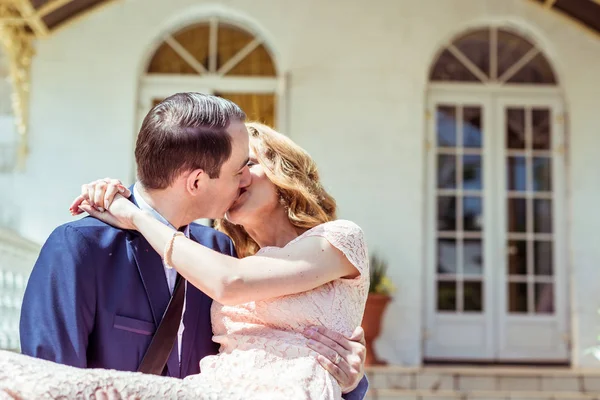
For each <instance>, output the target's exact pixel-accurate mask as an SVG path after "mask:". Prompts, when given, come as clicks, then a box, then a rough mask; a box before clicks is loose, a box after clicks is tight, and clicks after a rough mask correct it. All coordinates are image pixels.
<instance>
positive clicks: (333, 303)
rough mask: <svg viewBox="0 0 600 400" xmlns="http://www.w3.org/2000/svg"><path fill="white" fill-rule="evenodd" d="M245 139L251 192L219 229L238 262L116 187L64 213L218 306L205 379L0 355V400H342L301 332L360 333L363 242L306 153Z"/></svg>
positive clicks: (262, 131) (274, 136) (256, 127)
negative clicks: (99, 227)
mask: <svg viewBox="0 0 600 400" xmlns="http://www.w3.org/2000/svg"><path fill="white" fill-rule="evenodd" d="M248 131H249V132H250V147H251V151H250V161H249V168H250V172H251V174H252V183H251V184H250V185H249V186H248V187H246V188H245V190H243V193H241V195H240V196H239V198H238V199H237V201H236V202H235V203H234V204H233V205H232V207H231V208H230V210H229V211H228V213H227V216H226V219H224V220H221V221H218V223H217V227H218V228H219V229H220V230H222V231H223V232H225V233H227V234H228V235H229V236H231V238H232V239H233V241H234V243H235V245H236V250H237V253H238V255H239V256H240V259H235V258H231V257H228V256H224V255H222V254H220V253H217V252H215V251H213V250H210V249H208V248H206V247H204V246H202V245H199V244H197V243H195V242H193V241H191V240H189V239H187V238H186V237H185V236H184V235H182V234H181V233H180V232H177V231H174V230H173V229H171V228H169V227H167V226H165V225H163V224H162V223H160V222H158V221H157V220H156V219H154V218H153V217H152V216H150V215H148V214H146V213H145V212H143V211H142V210H140V209H139V208H137V207H135V205H133V203H131V202H130V201H128V200H127V199H126V198H125V197H123V196H121V195H120V194H119V193H123V194H124V195H125V196H127V197H128V196H129V195H130V193H129V192H128V190H127V189H126V188H124V187H123V186H122V185H121V184H120V183H113V184H110V185H108V187H105V186H104V185H102V186H94V185H91V188H92V190H91V191H90V192H91V193H88V192H86V193H85V194H82V196H80V197H79V198H77V199H76V201H75V203H74V206H73V208H72V211H73V212H75V213H77V212H78V210H83V211H85V212H87V213H89V214H90V215H92V216H94V217H96V218H99V219H101V220H103V221H105V222H107V223H109V224H111V225H115V226H117V227H120V228H122V229H132V230H137V231H139V232H140V233H141V234H142V235H144V237H145V238H146V239H147V240H148V242H149V243H150V244H151V245H152V247H153V248H154V249H155V250H156V251H157V252H159V254H162V255H163V258H164V261H165V263H166V264H167V265H169V266H171V267H172V268H174V269H176V270H177V272H179V273H180V274H181V275H182V276H183V277H184V278H185V279H187V280H188V281H189V283H190V284H193V285H194V286H196V287H197V288H199V289H200V290H202V291H203V292H204V293H206V294H207V295H209V296H210V297H212V298H213V299H214V300H215V301H214V303H213V307H212V313H211V316H212V325H213V332H214V334H215V336H214V338H213V340H214V341H216V342H217V343H219V344H220V346H221V347H220V351H219V354H218V355H216V356H209V357H205V358H204V359H202V361H201V363H200V369H201V371H202V373H201V374H199V375H195V376H190V377H188V378H186V379H184V380H179V379H175V378H168V377H161V376H153V375H144V374H140V373H132V372H120V371H112V370H100V369H78V368H74V367H68V366H63V365H58V364H54V363H51V362H49V361H44V360H38V359H34V358H30V357H26V356H23V355H18V354H14V353H9V352H0V398H3V396H4V397H6V398H19V399H20V398H57V397H61V398H62V397H64V398H93V397H94V396H95V393H96V392H97V391H98V390H100V391H107V390H111V391H116V393H118V395H119V396H122V397H129V396H137V397H140V398H182V399H188V398H197V399H225V400H233V399H286V400H288V399H340V398H341V395H342V393H341V389H340V386H339V385H338V383H337V381H336V380H335V379H334V378H333V377H332V376H331V374H329V372H327V371H326V370H325V369H324V368H323V367H322V366H321V365H320V364H319V362H318V361H317V354H316V353H315V352H314V351H313V350H311V349H310V347H309V343H308V342H309V341H310V340H309V339H307V338H306V337H305V336H304V335H303V332H305V330H306V329H307V328H309V327H312V326H319V325H322V326H325V327H327V328H329V329H332V330H335V331H337V332H339V333H340V334H342V335H345V336H350V335H351V334H352V331H353V330H354V328H355V327H356V326H359V325H360V323H361V320H362V316H363V311H364V306H365V302H366V298H367V292H368V286H369V271H368V254H367V248H366V244H365V239H364V236H363V232H362V230H361V229H360V228H359V227H358V226H357V225H356V224H354V223H352V222H350V221H345V220H337V219H336V204H335V201H334V199H333V198H332V197H331V196H330V195H329V194H328V193H327V192H326V191H325V190H324V188H323V187H322V186H321V183H320V181H319V175H318V172H317V169H316V166H315V164H314V162H313V160H312V159H311V158H310V156H309V155H308V154H307V153H306V152H305V151H304V150H302V149H301V148H300V147H299V146H297V145H296V144H295V143H293V142H292V141H291V140H290V139H288V138H287V137H285V136H284V135H281V134H279V133H277V132H275V131H274V130H272V129H270V128H269V127H267V126H264V125H261V124H256V123H251V124H248ZM113 182H114V181H113ZM105 188H106V189H105ZM104 190H106V192H104ZM99 192H101V193H99ZM93 199H103V201H102V200H101V201H100V202H99V203H96V202H95V201H94V200H93ZM100 207H102V208H103V209H105V210H106V211H104V212H100V211H98V210H97V208H100ZM335 361H336V360H334V362H335ZM334 367H335V365H334Z"/></svg>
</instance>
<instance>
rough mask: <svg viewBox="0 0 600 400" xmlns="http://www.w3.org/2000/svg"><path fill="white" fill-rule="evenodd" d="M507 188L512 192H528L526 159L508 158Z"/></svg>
mask: <svg viewBox="0 0 600 400" xmlns="http://www.w3.org/2000/svg"><path fill="white" fill-rule="evenodd" d="M506 179H507V182H506V187H507V188H508V190H510V191H517V192H524V191H526V190H527V166H526V163H525V157H507V158H506Z"/></svg>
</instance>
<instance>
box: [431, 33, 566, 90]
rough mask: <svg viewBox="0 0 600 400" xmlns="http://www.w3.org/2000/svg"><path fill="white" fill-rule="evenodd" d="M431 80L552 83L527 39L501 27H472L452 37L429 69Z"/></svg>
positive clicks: (537, 51) (548, 69)
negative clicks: (472, 29) (471, 29)
mask: <svg viewBox="0 0 600 400" xmlns="http://www.w3.org/2000/svg"><path fill="white" fill-rule="evenodd" d="M429 79H430V80H431V81H432V82H478V83H500V84H511V83H512V84H536V85H555V84H556V83H557V81H556V78H555V74H554V71H553V70H552V67H551V66H550V63H549V62H548V60H547V59H546V57H545V56H544V54H543V53H542V52H541V50H540V49H539V48H538V47H536V45H535V44H533V43H531V42H530V41H528V40H527V39H525V38H523V37H521V36H519V35H517V34H516V33H513V32H511V31H508V30H505V29H501V28H489V29H481V30H474V31H470V32H467V33H465V34H464V35H461V36H460V37H458V38H456V39H455V40H453V41H452V42H451V43H450V44H449V45H448V46H447V47H446V48H444V49H443V50H442V52H441V53H440V55H439V56H438V58H437V60H436V61H435V63H434V64H433V67H432V68H431V73H430V75H429Z"/></svg>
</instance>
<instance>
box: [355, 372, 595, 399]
mask: <svg viewBox="0 0 600 400" xmlns="http://www.w3.org/2000/svg"><path fill="white" fill-rule="evenodd" d="M366 373H367V376H368V377H369V381H370V384H371V386H370V387H371V388H373V389H391V390H412V391H426V392H431V391H434V392H439V391H451V392H461V393H462V392H470V391H500V392H517V391H518V392H532V393H538V392H548V393H555V392H558V393H566V392H570V393H600V370H597V369H571V368H542V367H539V368H538V367H531V368H508V367H504V368H495V367H422V368H405V367H369V368H367V370H366Z"/></svg>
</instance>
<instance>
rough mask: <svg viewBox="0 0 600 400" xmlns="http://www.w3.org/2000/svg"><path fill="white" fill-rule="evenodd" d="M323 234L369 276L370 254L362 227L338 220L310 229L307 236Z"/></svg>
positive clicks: (363, 275) (360, 271)
mask: <svg viewBox="0 0 600 400" xmlns="http://www.w3.org/2000/svg"><path fill="white" fill-rule="evenodd" d="M310 236H321V237H323V238H325V239H327V241H328V242H329V243H331V245H332V246H334V247H335V248H336V249H338V250H339V251H341V252H342V253H343V254H344V255H345V256H346V258H347V259H348V261H350V262H351V263H352V265H354V267H355V268H356V269H357V270H358V272H359V273H360V276H361V277H362V278H367V279H368V277H369V255H368V251H367V246H366V243H365V235H364V233H363V231H362V229H361V228H360V227H359V226H358V225H356V224H355V223H354V222H351V221H346V220H337V221H332V222H327V223H325V224H321V225H319V226H317V227H315V228H314V229H312V230H310V231H308V232H307V233H306V235H305V237H310Z"/></svg>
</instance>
